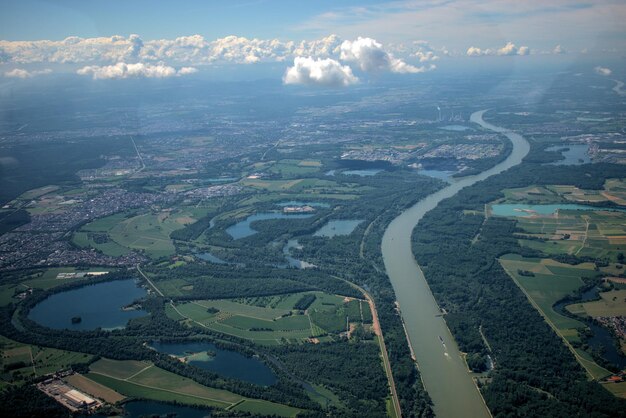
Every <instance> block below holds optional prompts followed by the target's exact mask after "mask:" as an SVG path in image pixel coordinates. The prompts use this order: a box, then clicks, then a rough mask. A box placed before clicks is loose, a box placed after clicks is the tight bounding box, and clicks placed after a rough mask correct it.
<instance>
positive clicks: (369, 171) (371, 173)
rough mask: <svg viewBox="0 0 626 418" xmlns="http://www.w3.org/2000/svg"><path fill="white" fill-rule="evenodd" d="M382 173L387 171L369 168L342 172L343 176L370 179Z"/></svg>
mask: <svg viewBox="0 0 626 418" xmlns="http://www.w3.org/2000/svg"><path fill="white" fill-rule="evenodd" d="M381 171H385V170H383V169H382V168H368V169H365V170H346V171H342V172H341V174H343V175H346V176H360V177H369V176H375V175H376V174H378V173H380V172H381Z"/></svg>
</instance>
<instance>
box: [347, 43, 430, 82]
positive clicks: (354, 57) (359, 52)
mask: <svg viewBox="0 0 626 418" xmlns="http://www.w3.org/2000/svg"><path fill="white" fill-rule="evenodd" d="M340 59H341V60H342V61H345V62H350V63H354V64H356V65H358V67H359V68H360V69H361V70H362V71H366V72H382V71H391V72H394V73H419V72H424V71H426V69H424V68H417V67H415V66H413V65H410V64H407V63H406V62H404V61H402V60H401V59H398V58H395V57H394V56H393V55H392V54H390V53H389V52H387V51H385V50H384V49H383V46H382V45H381V44H380V43H378V42H376V40H374V39H371V38H361V37H358V38H357V40H356V41H343V43H342V44H341V55H340Z"/></svg>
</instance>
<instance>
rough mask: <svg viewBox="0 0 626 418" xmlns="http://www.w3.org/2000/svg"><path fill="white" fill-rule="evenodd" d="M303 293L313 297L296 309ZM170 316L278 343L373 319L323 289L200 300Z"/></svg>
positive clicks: (363, 307) (355, 303) (174, 308)
mask: <svg viewBox="0 0 626 418" xmlns="http://www.w3.org/2000/svg"><path fill="white" fill-rule="evenodd" d="M303 295H314V296H315V300H314V301H313V302H312V303H311V304H310V305H309V306H308V307H307V308H306V310H304V311H303V310H298V309H296V307H295V306H296V304H297V303H298V302H299V301H300V300H301V299H302V297H303ZM166 312H167V315H168V316H169V317H170V318H172V319H175V320H179V321H182V322H183V323H185V324H187V325H190V326H199V327H204V328H208V329H211V330H213V331H217V332H221V333H223V334H227V335H233V336H236V337H240V338H244V339H248V340H251V341H253V342H255V343H258V344H264V345H276V344H284V343H289V342H301V341H307V340H309V339H310V338H317V337H325V336H328V335H329V334H337V333H340V332H343V331H346V330H347V329H348V328H349V325H348V324H362V323H364V322H365V323H368V322H371V312H370V310H369V305H368V304H367V303H365V302H362V301H360V300H355V299H352V300H350V299H346V298H344V297H342V296H338V295H330V294H327V293H323V292H301V293H294V294H289V295H280V296H269V297H267V296H266V297H257V298H239V299H231V300H227V299H223V300H196V301H191V302H184V303H179V304H170V305H168V306H167V308H166Z"/></svg>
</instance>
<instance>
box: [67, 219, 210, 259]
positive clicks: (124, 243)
mask: <svg viewBox="0 0 626 418" xmlns="http://www.w3.org/2000/svg"><path fill="white" fill-rule="evenodd" d="M205 214H206V209H202V208H200V209H197V208H185V207H183V208H180V209H166V210H161V211H159V212H149V213H144V214H135V213H132V212H131V213H118V214H115V215H111V216H107V217H105V218H101V219H98V220H95V221H93V222H91V223H88V224H87V225H85V226H83V227H82V228H81V229H80V230H79V231H78V232H76V233H75V234H74V236H73V237H72V242H73V243H74V244H76V245H78V246H80V247H93V248H96V249H98V250H100V251H102V252H103V253H105V254H107V255H111V256H120V255H124V254H127V253H128V252H129V251H130V250H138V251H145V253H146V254H147V255H148V256H150V257H152V258H159V257H162V256H169V255H173V254H174V252H175V248H174V243H173V242H172V240H171V239H170V234H171V233H172V232H173V231H175V230H177V229H180V228H183V227H184V226H185V225H188V224H191V223H194V222H195V221H196V220H197V219H198V218H200V217H202V216H204V215H205Z"/></svg>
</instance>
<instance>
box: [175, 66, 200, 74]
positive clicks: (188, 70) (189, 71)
mask: <svg viewBox="0 0 626 418" xmlns="http://www.w3.org/2000/svg"><path fill="white" fill-rule="evenodd" d="M197 72H198V69H197V68H194V67H183V68H181V69H180V70H178V73H177V75H188V74H194V73H197Z"/></svg>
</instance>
